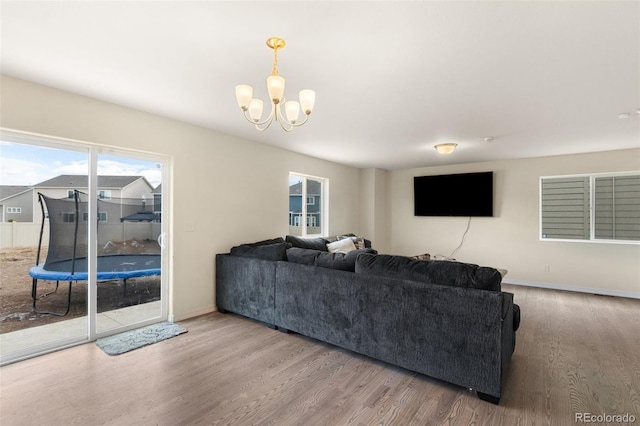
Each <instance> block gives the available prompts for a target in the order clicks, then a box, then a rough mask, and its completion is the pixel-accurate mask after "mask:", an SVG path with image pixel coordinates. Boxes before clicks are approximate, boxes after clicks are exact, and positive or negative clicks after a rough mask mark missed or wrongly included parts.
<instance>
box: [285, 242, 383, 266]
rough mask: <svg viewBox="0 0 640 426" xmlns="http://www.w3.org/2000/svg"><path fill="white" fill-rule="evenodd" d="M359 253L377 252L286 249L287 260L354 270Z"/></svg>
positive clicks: (370, 250)
mask: <svg viewBox="0 0 640 426" xmlns="http://www.w3.org/2000/svg"><path fill="white" fill-rule="evenodd" d="M361 253H371V254H375V253H377V252H376V251H375V250H373V249H360V250H353V251H350V252H349V253H329V252H324V251H320V250H312V249H303V248H298V247H292V248H290V249H289V250H287V260H288V261H289V262H293V263H300V264H302V265H309V266H317V267H319V268H329V269H339V270H341V271H350V272H355V270H356V259H357V258H358V255H359V254H361Z"/></svg>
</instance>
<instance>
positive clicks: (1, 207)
mask: <svg viewBox="0 0 640 426" xmlns="http://www.w3.org/2000/svg"><path fill="white" fill-rule="evenodd" d="M14 220H15V221H17V222H33V190H32V189H31V187H30V186H17V185H0V222H9V221H14Z"/></svg>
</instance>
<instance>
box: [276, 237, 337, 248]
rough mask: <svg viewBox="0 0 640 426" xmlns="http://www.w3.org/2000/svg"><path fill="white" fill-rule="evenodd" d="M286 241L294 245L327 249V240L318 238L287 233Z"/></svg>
mask: <svg viewBox="0 0 640 426" xmlns="http://www.w3.org/2000/svg"><path fill="white" fill-rule="evenodd" d="M286 241H287V242H288V243H291V245H292V246H293V247H298V248H305V249H313V250H321V251H327V240H326V239H324V238H322V237H318V238H300V237H296V236H295V235H287V236H286Z"/></svg>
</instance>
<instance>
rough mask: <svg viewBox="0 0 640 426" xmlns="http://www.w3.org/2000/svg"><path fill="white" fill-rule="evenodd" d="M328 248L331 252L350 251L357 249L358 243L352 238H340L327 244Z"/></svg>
mask: <svg viewBox="0 0 640 426" xmlns="http://www.w3.org/2000/svg"><path fill="white" fill-rule="evenodd" d="M327 250H328V251H329V253H345V254H346V253H349V252H350V251H353V250H356V245H355V244H353V241H351V239H350V238H347V239H344V240H338V241H336V242H335V243H329V244H327Z"/></svg>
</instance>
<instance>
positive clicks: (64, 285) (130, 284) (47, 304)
mask: <svg viewBox="0 0 640 426" xmlns="http://www.w3.org/2000/svg"><path fill="white" fill-rule="evenodd" d="M36 254H37V247H20V248H10V249H0V333H9V332H12V331H16V330H22V329H25V328H30V327H38V326H40V325H45V324H50V323H54V322H58V321H65V320H68V319H71V318H77V317H82V316H85V315H86V314H87V283H86V281H76V282H74V283H73V285H72V290H71V310H70V311H69V313H68V314H67V315H66V316H64V317H58V316H53V315H46V314H36V313H35V312H34V311H33V308H32V304H33V300H32V298H31V284H32V279H31V277H30V276H29V269H30V268H31V267H32V266H34V265H35V264H36ZM45 258H46V248H44V249H43V253H42V254H41V256H40V262H44V259H45ZM55 288H56V283H55V281H42V280H38V296H39V297H40V298H39V299H38V304H37V306H38V310H39V311H54V312H64V310H65V309H66V306H67V290H68V288H69V283H68V282H61V283H60V286H59V288H58V290H57V291H56V292H53V291H54V290H55ZM123 290H124V288H123V282H122V280H114V281H104V282H102V281H101V282H100V283H98V312H99V313H100V312H106V311H110V310H114V309H118V308H122V307H126V306H133V305H139V304H142V303H147V302H153V301H156V300H160V277H145V278H132V279H129V280H127V294H126V297H125V295H124V291H123ZM50 292H53V293H51V294H49V295H47V296H44V297H43V295H45V294H47V293H50Z"/></svg>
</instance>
